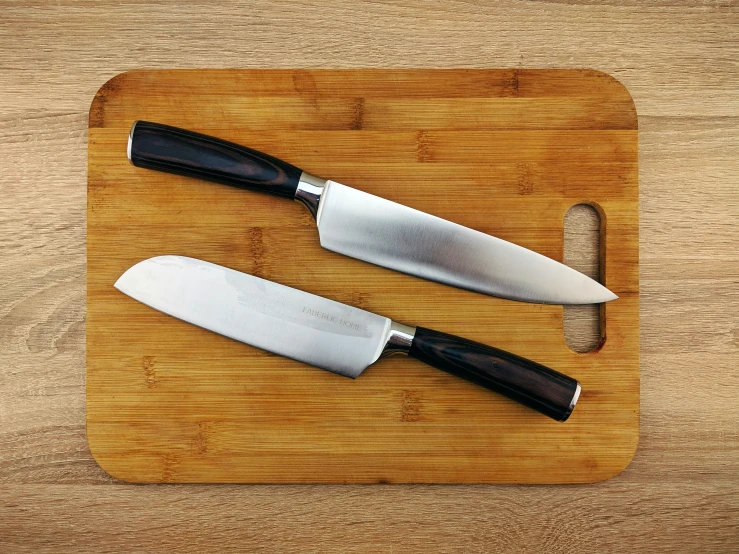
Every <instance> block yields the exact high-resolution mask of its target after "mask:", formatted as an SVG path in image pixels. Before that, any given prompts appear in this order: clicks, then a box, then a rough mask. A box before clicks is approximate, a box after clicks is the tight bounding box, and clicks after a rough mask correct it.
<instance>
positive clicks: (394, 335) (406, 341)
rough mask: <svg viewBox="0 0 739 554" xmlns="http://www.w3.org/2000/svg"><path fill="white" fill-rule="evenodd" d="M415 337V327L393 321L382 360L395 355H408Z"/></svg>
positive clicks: (381, 356) (381, 355)
mask: <svg viewBox="0 0 739 554" xmlns="http://www.w3.org/2000/svg"><path fill="white" fill-rule="evenodd" d="M415 335H416V328H415V327H410V326H408V325H403V324H402V323H397V322H395V321H391V322H390V331H389V334H388V337H387V342H385V347H384V348H383V349H382V354H380V358H381V359H382V358H387V357H388V356H392V355H393V354H408V352H409V351H410V349H411V344H413V337H414V336H415Z"/></svg>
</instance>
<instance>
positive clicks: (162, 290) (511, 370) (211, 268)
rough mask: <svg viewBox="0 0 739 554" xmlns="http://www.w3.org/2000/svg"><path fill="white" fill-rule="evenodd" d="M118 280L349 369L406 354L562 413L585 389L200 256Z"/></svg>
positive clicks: (279, 346)
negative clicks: (385, 357)
mask: <svg viewBox="0 0 739 554" xmlns="http://www.w3.org/2000/svg"><path fill="white" fill-rule="evenodd" d="M115 287H116V288H117V289H118V290H120V291H121V292H123V293H125V294H127V295H129V296H131V297H132V298H134V299H136V300H138V301H139V302H142V303H144V304H147V305H149V306H151V307H152V308H155V309H157V310H160V311H162V312H164V313H167V314H169V315H172V316H174V317H177V318H179V319H182V320H185V321H187V322H189V323H193V324H195V325H198V326H200V327H203V328H205V329H209V330H210V331H214V332H216V333H219V334H221V335H225V336H227V337H230V338H232V339H236V340H238V341H241V342H245V343H247V344H251V345H253V346H256V347H258V348H261V349H263V350H268V351H270V352H274V353H276V354H280V355H282V356H286V357H288V358H293V359H295V360H299V361H301V362H305V363H307V364H311V365H314V366H317V367H320V368H323V369H327V370H329V371H332V372H334V373H338V374H340V375H345V376H347V377H352V378H356V377H358V376H359V374H360V373H362V372H363V371H364V370H365V369H366V368H367V367H368V366H369V365H371V364H373V363H374V362H376V361H377V360H378V359H380V358H382V357H384V356H386V355H389V354H394V353H404V354H408V355H410V356H412V357H413V358H416V359H418V360H421V361H423V362H425V363H427V364H429V365H432V366H434V367H437V368H439V369H442V370H444V371H446V372H448V373H452V374H454V375H457V376H459V377H462V378H464V379H467V380H469V381H472V382H473V383H477V384H478V385H481V386H483V387H485V388H488V389H491V390H494V391H497V392H499V393H501V394H503V395H505V396H507V397H509V398H511V399H513V400H516V401H518V402H520V403H522V404H525V405H526V406H529V407H530V408H533V409H535V410H538V411H539V412H541V413H543V414H545V415H547V416H549V417H551V418H553V419H556V420H559V421H564V420H566V419H567V418H568V417H569V416H570V413H572V410H573V408H574V407H575V404H576V403H577V400H578V397H579V395H580V385H579V384H578V382H577V381H576V380H575V379H572V378H571V377H568V376H566V375H563V374H561V373H558V372H556V371H554V370H552V369H549V368H547V367H544V366H543V365H540V364H538V363H535V362H532V361H530V360H526V359H524V358H521V357H519V356H516V355H514V354H510V353H508V352H504V351H503V350H499V349H497V348H493V347H491V346H486V345H484V344H480V343H477V342H472V341H469V340H466V339H463V338H459V337H456V336H454V335H449V334H446V333H441V332H438V331H432V330H430V329H424V328H423V327H410V326H408V325H403V324H400V323H397V322H394V321H392V320H390V319H388V318H386V317H382V316H380V315H376V314H373V313H371V312H367V311H365V310H360V309H358V308H353V307H351V306H347V305H345V304H341V303H339V302H334V301H333V300H328V299H326V298H322V297H320V296H315V295H313V294H309V293H307V292H303V291H300V290H296V289H293V288H290V287H286V286H284V285H280V284H278V283H273V282H271V281H266V280H264V279H260V278H258V277H254V276H253V275H247V274H245V273H240V272H238V271H235V270H233V269H228V268H225V267H222V266H219V265H215V264H211V263H208V262H204V261H201V260H196V259H194V258H186V257H182V256H160V257H156V258H150V259H148V260H144V261H142V262H139V263H138V264H136V265H134V266H133V267H131V268H130V269H128V270H127V271H126V272H125V273H124V274H123V275H122V276H121V277H120V278H119V279H118V281H117V282H116V283H115Z"/></svg>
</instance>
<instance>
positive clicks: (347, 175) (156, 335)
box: [87, 69, 639, 483]
mask: <svg viewBox="0 0 739 554" xmlns="http://www.w3.org/2000/svg"><path fill="white" fill-rule="evenodd" d="M139 119H141V120H146V121H152V122H156V123H163V124H167V125H173V126H176V127H182V128H186V129H189V130H192V131H196V132H200V133H207V134H210V135H214V136H217V137H219V138H224V139H227V140H230V141H233V142H236V143H238V144H242V145H245V146H249V147H251V148H254V149H257V150H260V151H262V152H266V153H268V154H271V155H273V156H276V157H278V158H281V159H283V160H285V161H287V162H289V163H291V164H294V165H296V166H298V167H301V168H303V169H304V170H305V171H308V172H310V173H313V174H316V175H320V176H323V177H326V178H332V179H336V180H338V181H340V182H343V183H346V184H351V185H354V186H356V187H358V188H360V189H362V190H365V191H367V192H370V193H373V194H377V195H379V196H382V197H384V198H388V199H390V200H394V201H397V202H400V203H402V204H404V205H407V206H411V207H414V208H417V209H420V210H423V211H426V212H429V213H433V214H435V215H438V216H441V217H443V218H445V219H449V220H452V221H455V222H458V223H461V224H463V225H466V226H469V227H472V228H474V229H478V230H480V231H482V232H485V233H489V234H492V235H495V236H498V237H501V238H503V239H507V240H511V241H514V242H516V243H518V244H521V245H523V246H525V247H528V248H531V249H533V250H535V251H538V252H541V253H542V254H545V255H547V256H550V257H553V258H555V259H559V260H561V259H562V255H563V237H564V232H563V222H564V217H565V214H566V212H567V211H568V210H569V209H570V208H571V207H572V206H573V205H576V204H579V203H590V204H592V205H593V206H595V207H596V209H597V210H598V212H599V214H600V216H601V259H602V264H601V279H602V280H603V282H604V283H605V284H606V286H608V287H609V288H611V289H612V290H613V291H614V292H615V293H616V294H618V295H619V297H620V298H619V300H618V301H616V302H612V303H610V304H608V305H606V306H604V307H603V308H602V313H601V318H602V326H603V327H602V332H603V339H602V341H601V343H600V345H599V346H598V347H597V348H596V349H595V350H594V351H592V352H589V353H587V354H581V353H575V352H573V351H572V350H570V349H569V348H568V347H567V345H566V343H565V340H564V333H563V309H562V307H561V306H542V305H534V304H526V303H520V302H512V301H507V300H501V299H497V298H490V297H487V296H483V295H479V294H475V293H471V292H468V291H462V290H459V289H455V288H451V287H448V286H444V285H440V284H438V283H432V282H428V281H423V280H420V279H418V278H416V277H412V276H408V275H403V274H400V273H397V272H394V271H391V270H388V269H385V268H380V267H377V266H372V265H369V264H367V263H364V262H361V261H358V260H354V259H350V258H347V257H344V256H340V255H338V254H335V253H332V252H329V251H327V250H323V249H321V248H320V245H319V241H318V234H317V232H316V230H315V225H314V222H313V219H312V218H311V216H310V214H309V213H308V212H307V211H306V210H304V208H303V207H302V206H301V205H299V204H298V203H295V202H289V201H285V200H284V199H280V198H274V197H270V196H267V195H264V194H257V193H254V192H249V191H246V192H245V191H242V190H238V189H235V188H231V187H227V186H222V185H217V184H213V183H208V182H204V181H200V180H197V179H193V178H189V177H183V176H177V175H171V174H165V173H160V172H156V171H151V170H147V169H141V168H138V167H134V166H132V165H131V164H130V163H129V162H128V159H127V157H126V142H127V138H128V131H129V129H130V127H131V124H132V123H133V122H134V121H135V120H139ZM88 162H89V166H88V214H87V224H88V234H87V261H88V265H87V283H88V286H87V313H88V317H87V437H88V441H89V444H90V448H91V451H92V453H93V455H94V456H95V458H96V460H97V461H98V463H100V465H101V466H102V467H103V468H104V469H105V470H106V471H108V472H109V473H110V474H112V475H113V476H115V477H118V478H119V479H123V480H127V481H138V482H249V483H273V482H276V483H378V482H382V483H404V482H410V483H582V482H593V481H600V480H603V479H607V478H609V477H612V476H613V475H615V474H617V473H619V472H620V471H621V470H622V469H623V468H624V467H626V465H627V464H628V463H629V462H630V460H631V458H632V456H633V454H634V452H635V449H636V445H637V442H638V432H639V300H638V295H639V282H638V223H639V219H638V181H637V171H638V166H637V117H636V111H635V108H634V105H633V102H632V101H631V98H630V96H629V93H628V92H627V91H626V89H625V88H624V87H623V86H622V85H621V84H620V83H619V82H618V81H617V80H615V79H614V78H612V77H610V76H608V75H606V74H603V73H600V72H595V71H581V70H557V71H553V70H542V71H535V70H517V69H515V70H451V71H450V70H411V71H407V70H395V71H388V70H381V71H375V70H333V71H320V70H314V71H307V70H296V71H284V70H283V71H269V70H265V71H259V70H257V71H248V70H227V71H220V70H202V71H181V70H172V71H135V72H130V73H125V74H122V75H119V76H117V77H115V78H114V79H112V80H111V81H109V82H108V83H107V84H106V85H104V86H103V87H102V88H101V89H100V91H99V92H98V94H97V96H96V97H95V100H94V101H93V104H92V107H91V109H90V129H89V153H88ZM161 254H180V255H186V256H191V257H195V258H200V259H204V260H207V261H210V262H213V263H217V264H220V265H225V266H227V267H231V268H233V269H237V270H239V271H244V272H246V273H250V274H254V275H257V276H259V277H262V278H265V279H269V280H272V281H276V282H279V283H282V284H285V285H288V286H292V287H295V288H298V289H301V290H305V291H308V292H312V293H315V294H319V295H321V296H326V297H328V298H331V299H334V300H338V301H341V302H345V303H348V304H352V305H355V306H357V307H360V308H362V309H366V310H369V311H373V312H376V313H380V314H383V315H386V316H388V317H391V318H392V319H394V320H396V321H403V322H408V323H411V324H415V325H421V326H427V327H430V328H434V329H437V330H439V331H443V332H448V333H453V334H456V335H459V336H462V337H465V338H467V339H471V340H475V341H478V342H482V343H485V344H489V345H492V346H496V347H498V348H501V349H503V350H507V351H510V352H513V353H515V354H518V355H521V356H524V357H527V358H530V359H532V360H534V361H537V362H539V363H541V364H544V365H546V366H549V367H552V368H553V369H555V370H557V371H559V372H561V373H565V374H567V375H570V376H571V377H574V378H576V379H577V380H578V381H580V383H581V384H582V387H583V391H582V394H581V396H580V401H579V403H578V406H577V408H576V409H575V411H574V413H573V415H572V416H571V417H570V419H569V420H568V421H567V422H566V423H557V422H554V421H551V420H549V419H547V418H546V417H543V416H542V415H541V414H538V413H536V412H533V411H531V410H528V409H526V408H524V407H523V406H521V405H518V404H515V403H514V402H513V401H511V400H508V399H506V398H503V397H501V396H498V395H495V394H493V393H491V392H490V391H487V390H484V389H482V388H480V387H476V386H475V385H472V384H471V383H468V382H465V381H463V380H461V379H458V378H456V377H454V376H453V375H449V374H445V373H443V372H440V371H438V370H434V369H432V368H429V367H428V366H426V365H424V364H423V363H421V362H418V361H414V360H412V359H409V358H404V357H393V358H389V359H385V360H381V361H379V362H377V363H376V364H374V365H373V366H371V367H370V368H369V369H368V370H367V371H365V372H364V373H363V374H362V375H361V376H360V377H359V378H358V379H357V380H356V381H351V380H348V379H346V378H343V377H340V376H337V375H335V374H332V373H329V372H326V371H322V370H319V369H316V368H312V367H309V366H307V365H305V364H301V363H298V362H295V361H292V360H288V359H285V358H283V357H280V356H276V355H273V354H270V353H267V352H264V351H260V350H257V349H255V348H252V347H249V346H245V345H243V344H241V343H237V342H234V341H231V340H229V339H226V338H224V337H221V336H218V335H215V334H213V333H210V332H208V331H205V330H203V329H199V328H196V327H194V326H192V325H188V324H186V323H183V322H181V321H178V320H175V319H173V318H171V317H169V316H166V315H164V314H161V313H159V312H156V311H154V310H152V309H151V308H149V307H147V306H145V305H142V304H139V303H138V302H135V301H133V300H132V299H131V298H129V297H127V296H125V295H123V294H121V293H120V292H119V291H117V290H115V289H114V288H113V286H112V284H113V283H114V282H115V280H116V279H117V278H118V277H119V276H120V275H121V274H122V273H123V272H124V271H125V270H126V269H127V268H128V267H130V266H132V265H134V264H135V263H137V262H139V261H141V260H143V259H145V258H148V257H151V256H156V255H161Z"/></svg>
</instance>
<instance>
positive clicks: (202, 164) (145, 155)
mask: <svg viewBox="0 0 739 554" xmlns="http://www.w3.org/2000/svg"><path fill="white" fill-rule="evenodd" d="M128 141H129V142H128V158H129V159H130V160H131V163H133V165H135V166H138V167H145V168H148V169H156V170H158V171H165V172H167V173H177V174H179V175H187V176H188V177H198V178H200V179H207V180H208V181H215V182H217V183H224V184H226V185H231V186H234V187H239V188H244V189H253V190H259V191H262V192H269V193H271V194H276V195H277V196H285V197H288V198H293V197H294V196H295V190H296V189H297V187H298V181H299V180H300V175H301V173H302V170H300V169H298V168H297V167H295V166H294V165H290V164H289V163H287V162H283V161H282V160H278V159H277V158H274V157H272V156H269V155H267V154H263V153H262V152H258V151H257V150H252V149H251V148H247V147H246V146H240V145H238V144H234V143H233V142H228V141H225V140H221V139H217V138H215V137H210V136H208V135H202V134H200V133H193V132H192V131H186V130H185V129H178V128H177V127H170V126H169V125H161V124H159V123H150V122H148V121H137V122H136V123H134V124H133V127H132V128H131V134H130V136H129V139H128Z"/></svg>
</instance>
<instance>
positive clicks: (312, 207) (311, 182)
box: [295, 171, 326, 219]
mask: <svg viewBox="0 0 739 554" xmlns="http://www.w3.org/2000/svg"><path fill="white" fill-rule="evenodd" d="M325 186H326V179H321V178H320V177H316V176H315V175H311V174H310V173H306V172H305V171H303V173H301V174H300V181H299V182H298V188H297V190H296V191H295V200H297V201H298V202H300V203H301V204H303V205H304V206H305V207H306V208H308V211H309V212H310V213H311V215H312V216H313V218H314V219H317V216H318V206H319V205H320V203H321V194H322V193H323V189H324V187H325Z"/></svg>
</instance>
